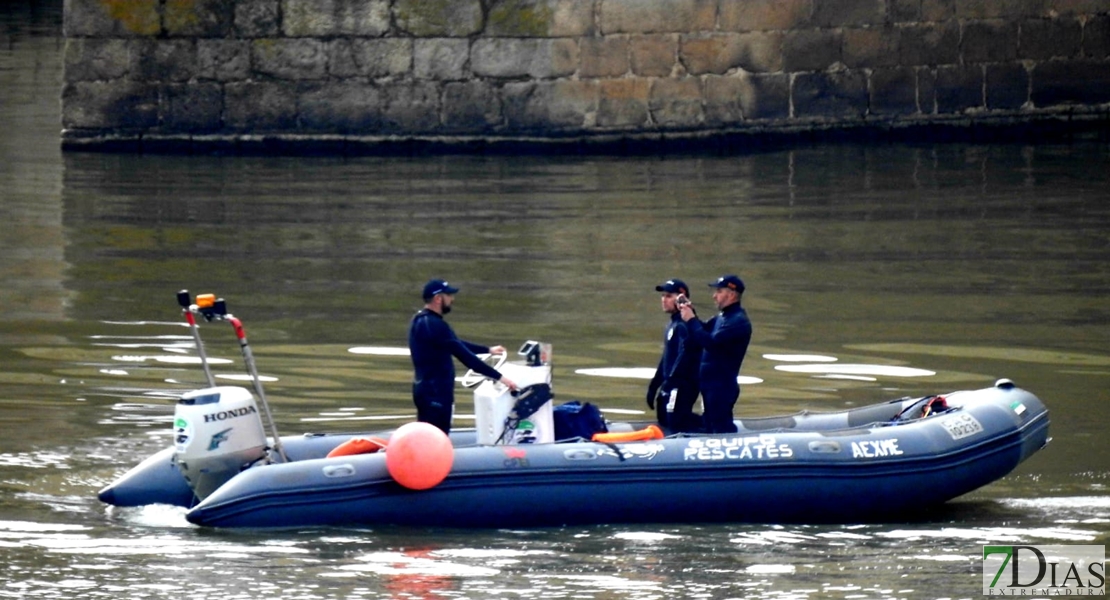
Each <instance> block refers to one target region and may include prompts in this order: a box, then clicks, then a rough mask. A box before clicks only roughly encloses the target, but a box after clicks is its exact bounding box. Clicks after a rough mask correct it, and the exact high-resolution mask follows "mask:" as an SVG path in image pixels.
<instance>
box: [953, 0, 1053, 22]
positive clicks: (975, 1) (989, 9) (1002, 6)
mask: <svg viewBox="0 0 1110 600" xmlns="http://www.w3.org/2000/svg"><path fill="white" fill-rule="evenodd" d="M1051 1H1052V0H958V1H957V2H956V17H958V18H960V19H1015V18H1020V17H1039V16H1048V14H1049V10H1048V5H1049V3H1050V2H1051Z"/></svg>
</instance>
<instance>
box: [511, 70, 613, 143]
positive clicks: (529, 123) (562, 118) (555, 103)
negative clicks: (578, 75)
mask: <svg viewBox="0 0 1110 600" xmlns="http://www.w3.org/2000/svg"><path fill="white" fill-rule="evenodd" d="M502 96H503V100H504V113H505V123H506V125H507V127H508V128H509V130H511V131H517V132H538V133H541V134H542V133H547V132H551V131H565V132H579V131H582V130H584V129H586V128H587V127H589V126H590V125H592V124H593V122H594V120H595V119H596V115H597V106H598V83H597V82H596V81H582V80H569V79H557V80H553V81H539V82H531V81H528V82H512V83H507V84H505V87H504V89H503V91H502Z"/></svg>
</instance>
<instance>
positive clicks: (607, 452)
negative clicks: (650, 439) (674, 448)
mask: <svg viewBox="0 0 1110 600" xmlns="http://www.w3.org/2000/svg"><path fill="white" fill-rule="evenodd" d="M616 447H617V449H618V450H620V455H618V454H617V452H616V451H615V450H613V449H612V448H603V449H601V450H598V451H597V454H598V456H616V457H617V458H620V459H621V460H628V459H630V458H642V459H644V460H651V459H653V458H655V457H656V456H659V455H660V454H662V453H663V451H664V450H666V447H665V446H663V444H616Z"/></svg>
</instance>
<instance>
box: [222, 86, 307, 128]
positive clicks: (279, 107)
mask: <svg viewBox="0 0 1110 600" xmlns="http://www.w3.org/2000/svg"><path fill="white" fill-rule="evenodd" d="M224 125H225V126H226V127H227V128H229V129H231V130H232V131H241V132H251V133H269V132H292V131H296V129H297V88H296V86H295V85H290V84H289V83H286V82H281V81H242V82H234V83H228V84H226V85H225V86H224Z"/></svg>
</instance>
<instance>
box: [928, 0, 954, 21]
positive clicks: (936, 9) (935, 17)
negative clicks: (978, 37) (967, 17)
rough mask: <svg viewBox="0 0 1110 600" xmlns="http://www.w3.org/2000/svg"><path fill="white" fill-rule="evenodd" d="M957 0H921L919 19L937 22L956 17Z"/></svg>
mask: <svg viewBox="0 0 1110 600" xmlns="http://www.w3.org/2000/svg"><path fill="white" fill-rule="evenodd" d="M958 1H959V0H921V20H922V21H924V22H926V23H939V22H945V21H952V20H955V19H956V2H958Z"/></svg>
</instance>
